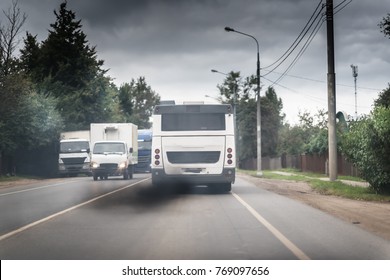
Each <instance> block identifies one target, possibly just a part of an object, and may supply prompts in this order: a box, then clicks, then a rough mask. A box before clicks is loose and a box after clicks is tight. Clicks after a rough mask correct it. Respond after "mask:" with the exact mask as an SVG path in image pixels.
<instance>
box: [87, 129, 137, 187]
mask: <svg viewBox="0 0 390 280" xmlns="http://www.w3.org/2000/svg"><path fill="white" fill-rule="evenodd" d="M90 136H91V143H92V147H93V148H92V153H91V171H92V176H93V179H94V180H97V179H98V178H100V179H107V178H108V176H123V179H128V178H130V179H131V178H133V174H134V166H135V165H136V164H137V163H138V142H137V138H138V127H137V125H135V124H132V123H91V129H90Z"/></svg>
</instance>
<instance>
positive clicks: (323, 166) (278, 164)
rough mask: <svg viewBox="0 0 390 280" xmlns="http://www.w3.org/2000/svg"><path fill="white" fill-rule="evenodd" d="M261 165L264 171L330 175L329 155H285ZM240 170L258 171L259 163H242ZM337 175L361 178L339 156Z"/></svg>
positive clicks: (342, 157) (346, 161) (250, 161)
mask: <svg viewBox="0 0 390 280" xmlns="http://www.w3.org/2000/svg"><path fill="white" fill-rule="evenodd" d="M261 165H262V166H261V167H262V169H263V170H275V169H281V168H294V169H298V170H301V171H302V172H314V173H320V174H328V155H317V154H302V155H283V156H281V157H274V158H270V157H263V158H262V161H261ZM240 168H242V169H247V170H256V169H257V161H256V159H255V158H252V159H247V160H244V161H241V162H240ZM337 173H338V175H344V176H355V177H359V171H358V169H357V168H356V167H355V166H354V165H353V164H352V163H351V162H349V161H348V160H347V159H346V158H345V156H343V155H338V158H337Z"/></svg>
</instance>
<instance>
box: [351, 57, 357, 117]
mask: <svg viewBox="0 0 390 280" xmlns="http://www.w3.org/2000/svg"><path fill="white" fill-rule="evenodd" d="M351 68H352V76H353V78H354V81H355V118H356V119H357V91H356V80H357V76H358V67H357V66H356V65H353V64H351Z"/></svg>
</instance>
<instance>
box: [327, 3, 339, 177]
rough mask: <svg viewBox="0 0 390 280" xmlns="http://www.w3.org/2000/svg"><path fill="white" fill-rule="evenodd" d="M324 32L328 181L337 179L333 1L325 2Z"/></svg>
mask: <svg viewBox="0 0 390 280" xmlns="http://www.w3.org/2000/svg"><path fill="white" fill-rule="evenodd" d="M326 31H327V49H328V150H329V161H328V162H329V180H330V181H335V180H336V179H337V139H336V74H335V70H334V69H335V67H334V64H335V63H334V27H333V0H326Z"/></svg>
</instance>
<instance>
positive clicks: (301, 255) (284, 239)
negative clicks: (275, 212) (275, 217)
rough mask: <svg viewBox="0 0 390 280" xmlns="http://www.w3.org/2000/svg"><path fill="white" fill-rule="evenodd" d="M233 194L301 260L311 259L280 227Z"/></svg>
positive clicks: (234, 194)
mask: <svg viewBox="0 0 390 280" xmlns="http://www.w3.org/2000/svg"><path fill="white" fill-rule="evenodd" d="M232 195H233V196H234V197H235V198H236V199H237V200H238V201H239V202H240V203H241V204H242V205H243V206H244V207H245V208H246V209H247V210H248V211H249V212H250V213H251V214H252V215H253V216H254V217H255V218H256V220H258V221H259V222H260V223H261V224H262V225H263V226H265V227H266V228H267V229H268V230H269V231H270V232H271V233H272V234H273V235H274V236H275V237H276V238H277V239H279V241H280V242H282V243H283V245H284V246H286V247H287V249H289V250H290V251H291V252H292V253H293V254H294V255H295V256H296V257H297V258H298V259H300V260H310V258H309V257H308V256H307V255H306V254H305V253H304V252H303V251H302V250H301V249H299V248H298V247H297V246H296V245H295V244H294V243H292V242H291V241H290V240H289V239H288V238H287V237H286V236H284V235H283V234H282V233H281V232H280V231H279V230H278V229H276V228H275V227H274V226H273V225H271V223H270V222H268V221H267V220H266V219H265V218H264V217H263V216H261V215H260V214H259V213H258V212H257V211H256V210H255V209H253V208H252V207H251V206H250V205H249V204H248V203H246V202H245V201H244V200H243V199H242V198H241V197H240V196H239V195H238V194H236V193H234V192H232Z"/></svg>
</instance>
